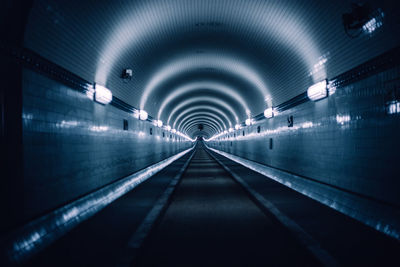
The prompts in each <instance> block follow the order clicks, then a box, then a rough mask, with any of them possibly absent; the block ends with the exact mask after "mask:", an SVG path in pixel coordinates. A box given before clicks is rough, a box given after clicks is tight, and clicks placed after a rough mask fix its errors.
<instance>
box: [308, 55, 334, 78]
mask: <svg viewBox="0 0 400 267" xmlns="http://www.w3.org/2000/svg"><path fill="white" fill-rule="evenodd" d="M329 54H330V53H329V52H328V53H326V54H325V55H322V56H320V57H319V58H318V62H317V63H315V64H314V66H313V68H312V70H311V71H310V74H309V76H314V75H315V74H317V73H320V72H321V71H324V70H325V64H326V62H328V56H329ZM320 74H321V75H318V77H320V76H323V75H325V72H324V73H320ZM323 78H326V77H321V78H320V79H323Z"/></svg>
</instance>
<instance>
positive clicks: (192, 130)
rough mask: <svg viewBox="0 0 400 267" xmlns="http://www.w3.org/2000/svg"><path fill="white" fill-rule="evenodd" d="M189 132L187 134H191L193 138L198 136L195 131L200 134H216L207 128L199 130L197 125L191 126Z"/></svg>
mask: <svg viewBox="0 0 400 267" xmlns="http://www.w3.org/2000/svg"><path fill="white" fill-rule="evenodd" d="M187 132H188V133H187V135H188V136H190V137H191V138H194V137H196V136H195V135H194V134H193V133H194V132H197V133H200V134H203V135H205V134H207V136H212V135H214V134H213V133H209V132H208V131H207V130H199V129H198V128H196V127H195V126H192V127H191V128H189V129H188V131H187Z"/></svg>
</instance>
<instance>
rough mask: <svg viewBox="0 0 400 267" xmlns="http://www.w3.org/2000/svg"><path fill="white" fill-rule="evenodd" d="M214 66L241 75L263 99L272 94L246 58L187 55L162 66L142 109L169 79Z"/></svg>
mask: <svg viewBox="0 0 400 267" xmlns="http://www.w3.org/2000/svg"><path fill="white" fill-rule="evenodd" d="M207 68H213V69H217V70H221V71H223V72H226V73H232V74H234V76H237V77H241V78H242V79H243V80H247V81H249V82H250V83H251V84H253V86H254V88H256V89H257V90H258V93H259V94H260V96H261V98H262V99H266V98H267V96H268V95H270V92H269V90H268V89H267V86H266V85H265V81H263V79H262V78H261V77H262V76H261V75H260V74H259V73H258V72H257V70H255V69H254V68H253V67H252V66H250V65H248V64H247V63H246V60H245V59H242V60H238V59H236V58H235V56H231V55H229V56H224V55H221V54H207V55H191V56H189V55H186V56H183V57H181V58H178V59H172V60H171V61H170V63H167V64H165V66H163V67H162V68H160V69H159V70H158V71H157V72H156V73H155V74H154V75H153V76H152V78H151V80H150V81H149V82H148V84H147V85H146V86H145V88H144V91H143V94H142V98H141V99H140V109H145V107H146V103H147V99H148V97H149V96H150V94H152V93H153V91H156V89H157V87H158V86H160V84H162V83H163V82H165V81H166V80H168V79H172V78H174V77H177V76H178V75H179V74H181V73H184V72H189V71H197V70H199V69H207ZM269 105H271V103H269Z"/></svg>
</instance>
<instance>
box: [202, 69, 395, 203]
mask: <svg viewBox="0 0 400 267" xmlns="http://www.w3.org/2000/svg"><path fill="white" fill-rule="evenodd" d="M399 77H400V67H399V66H397V67H395V68H392V69H389V70H387V71H383V72H381V73H379V74H377V75H374V76H371V77H368V78H366V79H363V80H361V81H358V82H355V83H353V84H350V85H348V86H344V87H341V88H337V89H336V91H335V93H334V94H332V95H330V96H329V97H328V98H326V99H323V100H320V101H317V102H312V101H309V102H306V103H303V104H300V105H299V106H296V107H294V108H291V109H289V110H286V111H283V112H282V113H280V114H277V115H275V117H274V118H271V119H267V120H263V121H261V122H257V123H255V124H254V125H252V126H250V127H245V128H244V129H241V130H236V131H234V132H232V133H229V134H228V135H226V136H222V137H220V140H214V141H210V142H209V143H208V145H209V146H211V147H213V148H216V149H218V150H222V151H225V152H228V153H231V154H234V155H236V156H240V157H243V158H246V159H249V160H253V161H256V162H258V163H261V164H265V165H267V166H270V167H274V168H278V169H281V170H284V171H287V172H290V173H294V174H297V175H300V176H303V177H304V178H305V179H312V180H314V181H316V182H317V183H318V182H321V183H325V184H328V185H330V186H332V188H333V189H338V190H342V191H343V190H344V191H348V192H351V193H352V194H354V195H355V196H361V197H366V198H371V199H374V200H376V201H379V202H383V203H385V204H386V205H389V206H391V205H392V206H394V207H397V209H398V207H399V205H400V195H398V187H399V186H400V180H399V167H398V164H399V162H398V159H399V157H398V155H399V148H400V139H399V131H400V78H399ZM288 116H293V122H294V124H293V127H288V122H287V118H288ZM258 127H260V132H259V133H258V129H257V128H258ZM243 132H244V134H245V135H244V136H243ZM228 136H229V137H228ZM366 208H368V207H366Z"/></svg>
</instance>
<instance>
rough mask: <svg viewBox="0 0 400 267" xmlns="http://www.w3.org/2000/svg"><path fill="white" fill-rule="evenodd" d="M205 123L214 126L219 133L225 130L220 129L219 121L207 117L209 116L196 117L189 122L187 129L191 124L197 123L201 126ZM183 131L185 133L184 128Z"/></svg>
mask: <svg viewBox="0 0 400 267" xmlns="http://www.w3.org/2000/svg"><path fill="white" fill-rule="evenodd" d="M203 122H206V123H208V124H210V125H212V126H213V127H214V128H215V130H216V131H217V132H220V131H223V130H224V129H222V128H219V122H218V121H217V120H215V119H214V118H211V117H207V116H201V117H199V116H194V117H192V118H191V119H189V120H187V122H186V125H185V127H187V126H188V125H189V124H195V123H197V124H200V123H203ZM181 130H182V131H185V129H184V128H182V129H181Z"/></svg>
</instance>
